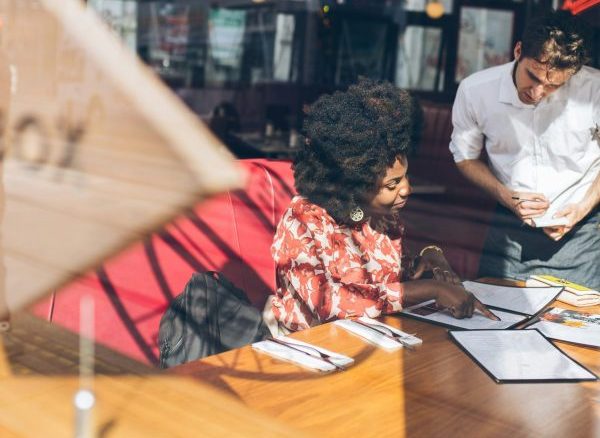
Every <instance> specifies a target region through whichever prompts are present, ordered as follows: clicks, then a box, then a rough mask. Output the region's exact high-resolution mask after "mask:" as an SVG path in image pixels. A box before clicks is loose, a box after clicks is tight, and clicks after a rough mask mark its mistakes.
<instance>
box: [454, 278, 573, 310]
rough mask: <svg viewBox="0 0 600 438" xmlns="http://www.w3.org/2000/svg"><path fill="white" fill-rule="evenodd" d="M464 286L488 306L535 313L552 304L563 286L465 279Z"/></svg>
mask: <svg viewBox="0 0 600 438" xmlns="http://www.w3.org/2000/svg"><path fill="white" fill-rule="evenodd" d="M463 286H464V287H465V289H466V290H468V291H469V292H471V293H472V294H473V295H475V297H476V298H477V299H478V300H479V301H481V302H482V303H483V304H485V305H486V306H493V307H498V308H500V309H505V310H511V311H513V312H519V313H522V314H524V315H529V316H531V315H534V314H536V313H537V312H539V311H540V310H542V309H543V308H544V307H546V306H547V305H548V304H550V303H551V302H552V301H553V300H554V298H555V297H556V296H557V295H558V293H559V292H560V291H561V290H562V289H563V288H562V287H559V286H556V287H514V286H498V285H495V284H487V283H479V282H476V281H463Z"/></svg>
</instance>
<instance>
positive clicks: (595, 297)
mask: <svg viewBox="0 0 600 438" xmlns="http://www.w3.org/2000/svg"><path fill="white" fill-rule="evenodd" d="M526 285H527V286H563V287H564V288H565V290H564V291H563V292H562V293H561V294H560V295H559V296H558V298H557V300H559V301H562V302H564V303H567V304H571V305H572V306H577V307H586V306H595V305H597V304H600V292H599V291H597V290H593V289H590V288H589V287H585V286H582V285H580V284H577V283H573V282H571V281H568V280H564V279H562V278H558V277H554V276H553V275H532V276H531V277H530V278H528V279H527V282H526Z"/></svg>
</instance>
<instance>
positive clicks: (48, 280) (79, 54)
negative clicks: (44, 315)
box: [0, 0, 243, 314]
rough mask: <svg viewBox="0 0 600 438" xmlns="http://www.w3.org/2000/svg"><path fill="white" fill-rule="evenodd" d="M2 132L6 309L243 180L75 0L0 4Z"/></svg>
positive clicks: (209, 139)
mask: <svg viewBox="0 0 600 438" xmlns="http://www.w3.org/2000/svg"><path fill="white" fill-rule="evenodd" d="M0 129H1V131H0V133H1V138H0V141H1V144H0V147H1V149H0V150H1V152H2V158H3V163H2V167H3V175H2V182H3V187H1V191H0V192H1V193H3V196H2V210H3V215H2V235H1V238H2V242H1V245H0V247H1V248H2V251H3V260H4V266H3V267H2V269H0V276H1V277H5V279H4V280H3V281H0V285H3V286H4V290H5V291H6V301H7V302H8V306H9V307H10V308H11V309H15V308H18V307H21V306H23V305H24V304H26V303H29V302H31V301H32V300H33V299H34V298H36V297H38V296H40V295H42V294H44V293H45V292H48V291H50V290H52V289H53V288H56V287H58V286H59V285H61V284H63V283H65V282H66V281H68V280H69V279H72V278H74V277H76V276H77V275H79V274H81V273H82V272H84V271H85V270H86V269H89V268H91V267H93V266H94V265H96V264H98V263H99V262H100V261H101V260H103V259H104V258H106V257H107V256H108V255H110V254H112V253H114V252H116V251H117V250H119V249H121V248H123V247H124V246H125V245H126V244H128V243H130V242H132V241H134V240H136V239H138V238H140V237H142V236H143V235H144V234H145V233H147V232H149V231H150V230H152V229H155V228H156V227H158V226H160V225H161V224H163V223H165V222H166V221H168V220H169V219H171V218H172V217H173V216H174V215H175V214H176V213H178V212H180V211H181V210H183V209H185V208H186V207H187V206H191V205H194V204H195V203H197V201H198V200H199V199H200V197H201V196H204V195H208V194H212V193H217V192H219V191H223V190H226V189H229V188H234V187H237V186H239V185H241V183H242V179H243V176H242V175H241V172H240V171H239V170H238V169H237V168H236V167H235V166H234V164H233V161H232V159H231V155H230V154H229V153H228V152H227V151H226V150H225V148H224V147H223V146H222V145H221V144H220V143H219V142H218V140H216V138H215V137H214V136H213V135H212V134H211V133H210V131H209V130H208V129H207V128H205V127H204V126H203V124H202V123H201V122H200V121H199V120H198V119H197V117H196V116H195V115H194V114H192V113H191V112H190V111H189V110H188V109H187V108H186V107H185V106H184V105H183V104H182V103H181V102H180V101H179V99H178V98H177V97H176V96H174V95H173V94H172V93H171V92H170V91H169V90H168V89H167V88H166V87H165V86H164V85H163V84H162V83H161V82H160V80H159V79H157V78H156V77H155V75H154V74H153V73H152V72H151V71H150V70H149V69H148V68H147V67H145V66H144V65H143V63H142V62H141V61H139V60H138V59H137V58H136V57H135V55H134V54H132V53H130V51H128V50H127V49H126V48H125V47H124V46H123V45H122V44H121V42H120V41H119V39H118V38H117V37H116V36H115V35H114V34H113V33H112V32H111V31H110V30H109V29H108V28H107V27H106V26H105V25H104V24H103V23H102V22H101V21H100V19H99V18H98V17H96V16H95V15H94V12H93V11H92V10H90V9H89V8H86V6H85V5H84V4H83V3H81V2H79V1H78V0H0ZM2 295H5V294H4V293H3V294H2ZM2 301H4V300H0V307H2V308H4V307H5V303H3V302H2ZM1 313H3V310H0V314H1Z"/></svg>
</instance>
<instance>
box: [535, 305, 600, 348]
mask: <svg viewBox="0 0 600 438" xmlns="http://www.w3.org/2000/svg"><path fill="white" fill-rule="evenodd" d="M527 328H528V329H529V328H531V329H538V330H539V331H540V332H542V333H543V334H544V336H546V337H548V338H552V339H556V340H559V341H566V342H573V343H575V344H582V345H589V346H592V347H599V348H600V314H598V313H586V312H580V311H577V310H567V309H561V308H558V307H551V308H550V309H548V310H547V311H546V312H544V313H543V314H541V315H540V317H539V321H538V322H536V323H534V324H532V325H530V326H528V327H527Z"/></svg>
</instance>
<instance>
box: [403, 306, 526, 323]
mask: <svg viewBox="0 0 600 438" xmlns="http://www.w3.org/2000/svg"><path fill="white" fill-rule="evenodd" d="M434 304H435V301H434V300H431V301H426V302H424V303H421V304H417V305H416V306H411V307H407V308H406V309H404V310H402V313H403V314H406V315H411V316H414V317H416V318H419V319H423V320H426V321H431V322H437V323H440V324H444V325H447V326H450V327H457V328H463V329H468V330H476V329H505V328H508V327H511V326H513V325H515V324H517V323H518V322H521V321H524V320H525V319H526V317H525V316H523V315H518V314H515V313H510V312H503V311H502V310H496V309H494V311H493V312H494V315H496V316H497V317H498V318H500V321H494V320H492V319H489V318H488V317H486V316H483V315H482V314H481V313H479V312H475V313H474V314H473V316H472V317H471V318H464V319H457V318H454V317H453V316H452V315H451V314H450V313H449V312H447V311H443V310H437V309H435V308H434Z"/></svg>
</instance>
